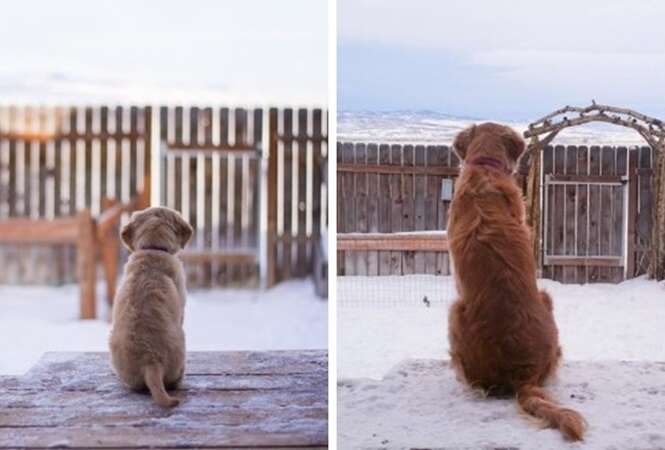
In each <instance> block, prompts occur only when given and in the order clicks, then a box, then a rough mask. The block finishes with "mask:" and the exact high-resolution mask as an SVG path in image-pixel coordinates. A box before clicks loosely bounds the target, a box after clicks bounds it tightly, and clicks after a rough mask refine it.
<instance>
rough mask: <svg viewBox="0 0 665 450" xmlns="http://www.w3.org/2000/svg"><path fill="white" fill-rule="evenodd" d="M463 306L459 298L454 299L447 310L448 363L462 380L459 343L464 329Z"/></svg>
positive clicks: (462, 371)
mask: <svg viewBox="0 0 665 450" xmlns="http://www.w3.org/2000/svg"><path fill="white" fill-rule="evenodd" d="M464 310H465V306H464V303H463V302H462V300H461V299H458V300H456V301H455V302H454V303H453V304H452V305H451V306H450V310H449V312H448V342H449V345H450V363H451V366H452V368H453V369H454V370H455V374H456V375H457V379H458V380H460V381H464V380H465V379H466V377H465V376H464V365H463V364H462V358H461V349H460V345H461V343H462V342H464V340H463V337H462V330H463V329H464V322H465V321H464Z"/></svg>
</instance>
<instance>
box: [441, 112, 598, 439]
mask: <svg viewBox="0 0 665 450" xmlns="http://www.w3.org/2000/svg"><path fill="white" fill-rule="evenodd" d="M454 149H455V151H456V152H457V154H458V155H459V156H460V158H461V159H463V160H464V161H465V164H464V166H463V169H462V173H461V175H460V177H459V179H458V180H457V182H456V185H455V196H454V199H453V202H452V205H451V209H450V220H449V223H448V239H449V243H450V252H451V257H452V260H453V267H454V271H455V277H456V283H457V289H458V292H459V295H460V298H459V299H458V300H457V301H456V302H455V303H454V304H453V305H452V306H451V308H450V315H449V330H448V331H449V338H450V349H451V351H450V353H451V359H452V364H453V367H454V368H455V370H456V372H457V374H458V376H459V377H460V378H461V379H462V380H463V381H465V382H466V383H468V384H469V385H471V386H472V387H476V388H480V389H483V390H484V391H485V392H487V393H488V394H490V395H515V394H516V395H517V401H518V404H519V406H520V407H521V408H522V409H523V410H524V411H525V412H526V413H528V414H530V415H532V416H535V417H536V418H538V419H540V420H541V421H542V422H543V423H544V424H545V425H546V426H549V427H554V428H558V429H559V430H561V432H562V433H563V435H564V436H565V437H566V438H568V439H571V440H581V439H582V438H583V434H584V431H585V428H586V423H585V421H584V419H583V418H582V416H581V415H580V414H579V413H577V412H576V411H573V410H571V409H567V408H563V407H561V406H559V405H558V404H556V403H555V402H554V401H553V400H552V399H551V398H550V397H549V396H548V395H547V394H546V392H545V391H544V389H542V387H541V386H542V385H543V384H544V382H545V381H546V379H547V378H548V377H549V376H550V375H552V374H553V373H554V372H555V370H556V367H557V363H558V360H559V358H560V356H561V349H560V347H559V342H558V331H557V327H556V324H555V322H554V316H553V314H552V301H551V299H550V297H549V295H548V294H547V293H546V292H544V291H539V290H538V288H537V286H536V266H535V261H534V257H533V253H532V250H531V238H530V231H529V228H528V227H527V225H526V224H525V222H524V207H523V201H522V195H521V192H520V190H519V188H518V187H517V185H516V183H515V182H514V180H513V178H512V176H510V175H509V173H510V172H511V171H512V170H513V169H514V166H515V163H516V160H517V158H518V157H519V155H520V154H521V153H522V152H523V151H524V141H523V140H522V138H521V137H520V136H519V135H518V134H517V133H515V132H514V131H513V130H512V129H510V128H508V127H505V126H502V125H498V124H493V123H485V124H482V125H478V126H475V125H474V126H472V127H470V128H468V129H466V130H464V131H462V132H461V133H460V134H459V135H458V136H457V138H456V139H455V142H454ZM488 161H489V162H492V164H488V163H487V162H488ZM501 166H503V167H501Z"/></svg>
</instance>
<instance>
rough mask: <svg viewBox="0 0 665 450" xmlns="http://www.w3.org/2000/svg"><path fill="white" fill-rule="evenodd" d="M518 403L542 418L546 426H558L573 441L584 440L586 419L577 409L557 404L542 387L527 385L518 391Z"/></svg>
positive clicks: (527, 411)
mask: <svg viewBox="0 0 665 450" xmlns="http://www.w3.org/2000/svg"><path fill="white" fill-rule="evenodd" d="M517 403H518V404H519V406H520V407H521V408H522V409H523V410H524V411H525V412H526V413H528V414H530V415H532V416H534V417H536V418H538V419H541V420H542V421H543V422H544V423H545V425H546V426H548V427H550V428H558V429H559V431H561V433H562V434H563V435H564V437H565V438H567V439H570V440H571V441H581V440H583V436H584V432H585V430H586V425H587V424H586V421H585V420H584V418H583V417H582V415H581V414H580V413H578V412H577V411H575V410H572V409H569V408H564V407H562V406H560V405H558V404H556V403H555V402H554V401H553V400H552V399H551V398H550V397H549V396H548V395H547V393H546V392H545V390H544V389H543V388H541V387H538V386H534V385H527V386H523V387H521V388H520V389H519V390H518V391H517Z"/></svg>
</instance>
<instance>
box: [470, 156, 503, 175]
mask: <svg viewBox="0 0 665 450" xmlns="http://www.w3.org/2000/svg"><path fill="white" fill-rule="evenodd" d="M465 164H468V165H470V166H487V167H491V168H493V169H496V170H499V171H500V172H502V173H503V174H504V175H508V176H510V175H512V173H513V172H512V170H510V169H509V168H508V166H507V165H506V164H505V163H504V162H503V161H501V160H500V159H498V158H494V157H493V156H477V157H475V158H473V159H471V160H469V161H465Z"/></svg>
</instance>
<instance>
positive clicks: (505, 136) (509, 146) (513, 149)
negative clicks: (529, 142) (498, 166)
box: [501, 128, 526, 161]
mask: <svg viewBox="0 0 665 450" xmlns="http://www.w3.org/2000/svg"><path fill="white" fill-rule="evenodd" d="M501 139H502V140H503V143H504V145H505V146H506V150H507V151H508V156H510V158H511V159H512V160H513V161H517V159H518V158H519V157H520V155H521V154H522V153H523V152H524V149H525V148H526V144H525V142H524V139H522V136H520V135H519V134H517V133H516V132H515V131H514V130H513V129H512V128H507V129H506V131H505V132H503V133H502V134H501Z"/></svg>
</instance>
